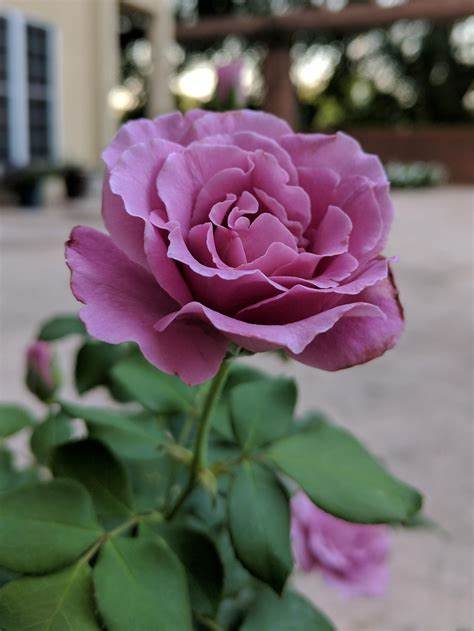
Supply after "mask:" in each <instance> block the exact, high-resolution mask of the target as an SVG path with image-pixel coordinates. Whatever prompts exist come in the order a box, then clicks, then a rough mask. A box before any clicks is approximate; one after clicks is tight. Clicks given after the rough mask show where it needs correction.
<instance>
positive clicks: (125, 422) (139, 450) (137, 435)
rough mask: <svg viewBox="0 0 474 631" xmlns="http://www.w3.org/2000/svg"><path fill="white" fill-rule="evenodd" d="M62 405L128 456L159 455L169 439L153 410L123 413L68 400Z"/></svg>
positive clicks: (118, 450) (153, 456)
mask: <svg viewBox="0 0 474 631" xmlns="http://www.w3.org/2000/svg"><path fill="white" fill-rule="evenodd" d="M61 406H62V409H63V410H64V412H66V414H69V416H71V417H73V418H80V419H83V420H84V421H85V422H86V423H87V425H88V427H89V430H90V433H91V435H92V436H93V437H94V438H97V439H98V440H100V441H102V442H104V443H106V444H107V445H108V446H109V447H110V448H111V449H112V451H114V452H115V453H117V454H118V455H119V456H122V457H125V458H133V459H142V458H143V459H150V458H155V457H156V455H157V449H158V447H159V446H160V445H161V444H163V441H164V439H165V434H164V431H163V429H162V428H161V427H160V426H159V425H160V423H159V421H158V419H156V417H153V416H152V415H151V414H149V413H139V414H136V413H130V412H129V413H123V412H121V411H118V410H110V409H107V408H97V407H89V406H85V405H79V404H77V403H70V402H65V401H62V402H61Z"/></svg>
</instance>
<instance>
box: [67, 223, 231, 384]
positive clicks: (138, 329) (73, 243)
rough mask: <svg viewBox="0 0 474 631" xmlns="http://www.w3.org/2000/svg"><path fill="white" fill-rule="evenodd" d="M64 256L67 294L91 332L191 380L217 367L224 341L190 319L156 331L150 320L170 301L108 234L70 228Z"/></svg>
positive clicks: (173, 305)
mask: <svg viewBox="0 0 474 631" xmlns="http://www.w3.org/2000/svg"><path fill="white" fill-rule="evenodd" d="M66 260H67V263H68V266H69V267H70V269H71V272H72V275H71V287H72V290H73V293H74V295H75V296H76V298H77V299H78V300H80V301H81V302H83V303H85V305H86V306H85V307H83V308H82V310H81V314H80V315H81V319H82V320H83V322H84V323H85V325H86V327H87V330H88V332H89V333H90V334H91V335H93V336H94V337H97V338H99V339H101V340H103V341H105V342H109V343H111V344H120V343H122V342H130V341H133V342H136V343H137V344H138V345H139V346H140V349H141V351H142V353H143V354H144V356H145V357H146V358H147V359H148V360H149V361H150V362H151V363H152V364H154V365H155V366H157V367H158V368H160V369H161V370H164V371H165V372H168V373H171V374H177V375H179V376H180V377H181V378H182V379H183V380H184V381H187V382H188V383H191V384H195V383H200V382H202V381H205V380H206V379H209V378H210V377H211V376H212V375H213V374H215V372H216V371H217V370H218V368H219V365H220V364H221V362H222V359H223V356H224V353H225V349H226V347H227V344H228V342H227V340H226V339H225V338H224V337H223V336H221V335H219V333H218V332H217V331H216V330H215V329H212V328H211V327H209V326H206V325H205V323H203V322H202V321H199V322H197V323H196V321H195V320H193V319H192V318H191V321H190V319H189V318H188V319H184V320H181V321H180V322H176V323H175V324H173V326H170V327H168V329H167V331H166V333H164V334H160V333H159V332H157V331H156V330H155V329H154V324H155V322H156V320H158V319H160V318H162V317H163V315H164V314H166V313H169V311H170V310H172V309H175V308H176V303H175V302H174V301H173V300H171V299H170V298H169V296H168V295H167V294H166V293H165V292H163V291H162V290H161V289H160V288H159V287H158V286H157V285H156V283H155V281H154V279H153V277H152V276H151V274H149V273H147V272H146V271H145V270H143V269H142V268H141V267H140V266H139V265H136V264H134V263H132V262H130V261H129V260H128V259H127V258H126V257H125V255H124V254H122V252H121V251H120V250H119V249H118V248H117V247H116V246H115V245H114V244H113V243H112V241H111V239H110V238H109V237H107V236H106V235H104V234H102V233H101V232H98V231H97V230H94V229H92V228H84V227H78V228H75V229H74V230H73V232H72V234H71V238H70V241H69V242H68V244H67V249H66Z"/></svg>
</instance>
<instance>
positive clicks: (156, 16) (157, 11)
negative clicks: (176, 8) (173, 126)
mask: <svg viewBox="0 0 474 631" xmlns="http://www.w3.org/2000/svg"><path fill="white" fill-rule="evenodd" d="M152 6H153V21H152V25H151V33H150V41H151V47H152V58H153V75H152V81H151V86H150V87H151V94H150V114H151V115H153V116H157V115H158V114H164V113H166V112H170V111H171V110H172V109H173V108H174V101H173V97H172V95H171V92H170V89H169V81H170V75H171V71H172V67H171V62H170V49H171V47H172V46H173V44H174V28H175V26H174V17H173V9H172V6H171V2H170V0H160V1H159V2H157V1H156V0H153V2H152ZM150 10H152V9H151V6H150Z"/></svg>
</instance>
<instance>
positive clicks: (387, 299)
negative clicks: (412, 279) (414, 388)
mask: <svg viewBox="0 0 474 631" xmlns="http://www.w3.org/2000/svg"><path fill="white" fill-rule="evenodd" d="M357 298H358V300H365V301H367V302H369V303H372V304H374V305H376V306H377V307H379V309H380V310H381V311H382V312H383V313H384V314H385V318H371V317H370V318H350V317H348V318H344V319H341V320H340V321H339V322H338V323H337V324H335V326H334V327H333V328H332V329H331V330H328V331H327V332H326V333H324V334H322V335H318V337H317V338H315V340H314V341H313V342H312V343H311V344H310V345H309V346H308V347H307V348H306V349H305V351H303V352H302V353H300V354H295V355H294V358H295V359H296V360H298V361H300V362H302V363H303V364H307V365H309V366H314V367H315V368H322V369H323V370H340V369H341V368H349V367H350V366H355V365H357V364H363V363H365V362H368V361H370V360H371V359H375V358H376V357H379V356H380V355H383V353H385V351H387V350H389V349H390V348H393V346H395V344H396V343H397V341H398V339H399V337H400V335H401V333H402V331H403V326H404V324H403V310H402V308H401V305H400V302H399V300H398V291H397V289H396V287H395V285H394V283H393V278H392V277H391V276H390V278H388V279H386V280H382V281H380V282H379V283H377V284H376V285H374V286H373V287H370V288H368V289H367V290H365V291H364V292H362V293H361V294H360V295H359V296H357Z"/></svg>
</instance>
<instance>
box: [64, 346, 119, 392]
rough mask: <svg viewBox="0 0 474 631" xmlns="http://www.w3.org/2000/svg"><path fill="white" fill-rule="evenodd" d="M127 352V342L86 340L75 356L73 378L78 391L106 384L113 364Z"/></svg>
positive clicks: (85, 390) (86, 390)
mask: <svg viewBox="0 0 474 631" xmlns="http://www.w3.org/2000/svg"><path fill="white" fill-rule="evenodd" d="M129 353H130V345H129V344H106V343H105V342H99V341H98V340H87V341H86V342H85V344H83V345H82V346H81V348H80V349H79V351H78V353H77V357H76V367H75V373H74V378H75V382H76V389H77V391H78V393H79V394H84V392H88V391H89V390H92V388H96V387H97V386H104V385H105V386H106V385H108V382H109V378H110V371H111V369H112V368H113V366H114V364H116V363H117V362H118V361H119V360H120V359H123V358H124V357H125V356H126V355H127V354H129Z"/></svg>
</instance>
